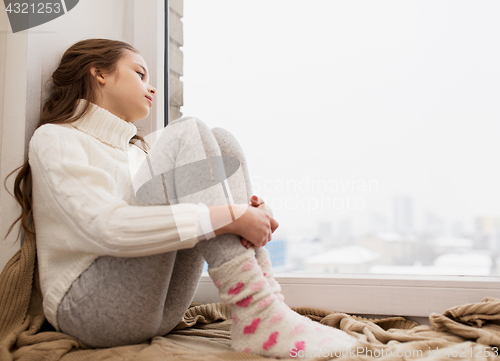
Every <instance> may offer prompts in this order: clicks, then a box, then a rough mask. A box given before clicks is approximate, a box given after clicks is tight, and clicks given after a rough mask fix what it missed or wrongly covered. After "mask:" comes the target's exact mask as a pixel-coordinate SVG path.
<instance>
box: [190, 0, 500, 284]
mask: <svg viewBox="0 0 500 361" xmlns="http://www.w3.org/2000/svg"><path fill="white" fill-rule="evenodd" d="M499 16H500V2H496V1H480V2H479V1H463V0H449V1H446V0H437V1H436V0H418V1H399V0H394V1H376V2H374V1H359V0H357V1H353V0H347V1H346V0H337V1H325V0H315V1H311V2H303V1H300V2H299V1H289V0H287V1H283V0H273V1H255V0H254V1H251V2H249V1H245V2H243V1H230V0H224V1H223V0H213V1H202V0H199V1H195V0H188V1H185V2H184V18H183V24H184V46H183V47H182V50H183V52H184V76H183V77H182V80H183V82H184V106H183V107H182V108H181V111H182V112H183V114H184V115H192V116H196V117H198V118H200V119H202V120H204V121H205V122H206V123H207V124H208V125H209V126H210V127H223V128H226V129H228V130H229V131H231V132H232V133H233V134H234V135H235V136H236V137H237V139H238V140H239V142H240V143H241V146H242V148H243V149H244V151H245V153H246V157H247V161H248V164H249V169H250V174H251V179H252V184H253V193H254V194H256V195H258V196H259V197H261V198H263V199H264V200H265V201H266V202H267V203H268V205H269V206H270V207H271V209H272V210H273V212H274V215H275V218H276V220H277V221H278V222H279V223H280V227H279V229H278V230H277V231H276V232H275V234H274V237H273V241H271V242H270V243H269V244H268V245H267V246H266V247H267V248H269V249H270V251H272V255H273V265H274V267H275V269H276V270H277V271H290V272H317V273H388V274H437V275H441V274H444V275H497V274H498V271H497V267H498V266H497V264H498V263H499V262H500V259H499V258H498V256H499V252H500V169H499V165H498V164H497V157H498V155H499V154H500V141H499V137H500V107H499V106H498V104H499V100H500V66H499V64H500V48H499V47H498V44H499V40H500V22H499V21H498V18H499Z"/></svg>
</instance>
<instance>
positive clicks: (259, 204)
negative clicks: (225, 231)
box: [241, 195, 279, 248]
mask: <svg viewBox="0 0 500 361" xmlns="http://www.w3.org/2000/svg"><path fill="white" fill-rule="evenodd" d="M249 203H250V205H251V206H253V207H256V208H258V209H260V210H261V211H263V212H266V213H267V214H268V215H269V216H271V217H273V212H272V211H271V208H269V207H268V206H267V204H265V202H264V200H263V199H262V198H259V197H258V196H256V195H254V196H252V197H251V198H250V202H249ZM273 220H274V218H273ZM278 227H279V224H278V222H276V220H274V222H272V224H271V232H272V233H274V231H275V230H276V228H278ZM270 241H271V239H269V242H270ZM266 243H267V242H265V243H264V244H263V246H265V245H266ZM241 244H242V245H243V246H244V247H246V248H249V247H251V246H252V247H253V248H259V247H255V246H253V244H252V242H250V241H249V240H247V239H245V238H242V239H241Z"/></svg>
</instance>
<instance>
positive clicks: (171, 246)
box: [29, 125, 199, 257]
mask: <svg viewBox="0 0 500 361" xmlns="http://www.w3.org/2000/svg"><path fill="white" fill-rule="evenodd" d="M52 126H57V125H52ZM42 128H44V127H40V128H39V129H38V130H37V132H36V133H35V135H34V136H33V137H32V138H31V140H30V144H29V163H30V166H31V169H32V172H33V173H32V176H33V177H34V178H35V177H36V182H38V183H39V187H40V189H41V190H42V192H43V193H44V199H45V200H46V202H47V204H44V205H43V206H42V207H43V209H44V210H46V211H47V212H53V213H54V215H55V216H57V217H58V218H59V219H60V221H61V222H64V223H66V226H67V227H69V228H70V229H72V231H73V232H74V233H76V234H75V235H77V237H75V239H63V240H58V241H61V242H63V244H64V247H66V248H68V249H70V250H76V251H85V252H91V253H95V254H98V255H110V256H115V257H138V256H147V255H152V254H158V253H164V252H170V251H172V250H176V249H183V248H191V247H193V246H194V245H195V244H196V243H197V242H198V238H197V235H198V222H199V205H196V204H190V203H181V204H175V205H157V206H133V205H129V204H128V203H127V202H126V201H125V200H124V199H123V198H122V197H120V196H119V195H118V194H117V192H116V189H117V187H116V181H115V180H114V179H113V177H112V176H111V175H110V174H109V173H108V172H106V171H105V170H103V169H101V168H99V167H96V166H93V165H91V164H89V160H88V157H87V154H86V152H85V149H84V147H83V145H82V144H81V143H79V142H78V141H77V140H75V139H71V138H70V137H67V135H66V134H61V133H58V132H53V131H47V128H45V129H42Z"/></svg>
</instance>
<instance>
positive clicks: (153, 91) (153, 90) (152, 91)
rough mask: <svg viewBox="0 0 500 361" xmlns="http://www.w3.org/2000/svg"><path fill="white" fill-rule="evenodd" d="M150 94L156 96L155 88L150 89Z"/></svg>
mask: <svg viewBox="0 0 500 361" xmlns="http://www.w3.org/2000/svg"><path fill="white" fill-rule="evenodd" d="M149 92H150V93H151V94H153V95H154V94H156V89H155V88H154V87H150V88H149Z"/></svg>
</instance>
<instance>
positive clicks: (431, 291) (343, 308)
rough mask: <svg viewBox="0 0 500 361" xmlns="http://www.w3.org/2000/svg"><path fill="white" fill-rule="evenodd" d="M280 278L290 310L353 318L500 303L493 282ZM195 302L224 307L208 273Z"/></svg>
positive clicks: (499, 288) (497, 281)
mask: <svg viewBox="0 0 500 361" xmlns="http://www.w3.org/2000/svg"><path fill="white" fill-rule="evenodd" d="M275 278H276V281H277V282H278V283H279V284H280V285H281V288H282V293H283V295H284V296H285V302H286V304H287V305H288V306H290V307H315V308H321V309H325V310H330V311H335V312H343V313H347V314H362V315H383V316H405V317H417V318H418V317H422V318H427V317H428V316H429V315H431V314H432V313H443V312H444V311H445V310H447V309H449V308H452V307H455V306H458V305H463V304H467V303H477V302H481V301H482V300H483V299H484V298H486V297H493V298H499V299H500V278H498V277H490V276H484V277H483V276H421V275H381V274H379V275H371V274H311V273H297V274H293V273H289V272H279V273H278V272H276V273H275ZM194 301H196V302H201V303H214V302H222V300H221V299H220V297H219V295H218V289H217V288H216V287H215V285H214V284H213V282H212V279H211V278H210V276H209V275H208V272H203V273H202V276H201V278H200V283H199V285H198V289H197V290H196V294H195V296H194Z"/></svg>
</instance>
